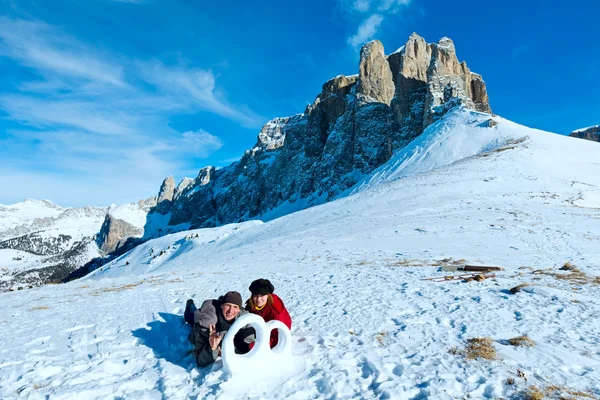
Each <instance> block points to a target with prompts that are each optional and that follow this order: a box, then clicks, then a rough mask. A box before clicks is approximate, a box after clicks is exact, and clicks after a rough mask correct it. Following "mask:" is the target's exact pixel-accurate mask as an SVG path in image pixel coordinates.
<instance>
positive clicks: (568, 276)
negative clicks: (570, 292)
mask: <svg viewBox="0 0 600 400" xmlns="http://www.w3.org/2000/svg"><path fill="white" fill-rule="evenodd" d="M559 271H566V272H567V273H564V272H557V271H555V270H553V269H552V268H549V269H538V270H536V271H533V272H532V273H533V274H540V275H546V276H552V277H554V278H555V279H557V280H560V281H567V282H570V283H573V284H577V285H586V284H593V285H600V277H599V276H590V275H588V274H586V273H585V272H583V271H581V270H580V269H579V268H577V267H576V266H575V265H573V264H572V263H571V262H570V261H567V262H566V263H564V264H563V266H562V267H560V268H559ZM534 279H535V278H534ZM538 279H539V278H538Z"/></svg>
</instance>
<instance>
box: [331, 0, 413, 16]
mask: <svg viewBox="0 0 600 400" xmlns="http://www.w3.org/2000/svg"><path fill="white" fill-rule="evenodd" d="M341 1H342V3H343V5H344V6H345V7H346V8H347V9H350V11H353V12H359V13H366V12H369V11H371V12H372V11H378V12H393V13H394V12H398V11H399V10H400V9H401V8H402V7H403V6H407V5H409V4H410V2H411V1H412V0H341Z"/></svg>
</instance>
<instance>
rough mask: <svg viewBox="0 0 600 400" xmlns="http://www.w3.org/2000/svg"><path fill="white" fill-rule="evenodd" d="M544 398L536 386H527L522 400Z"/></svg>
mask: <svg viewBox="0 0 600 400" xmlns="http://www.w3.org/2000/svg"><path fill="white" fill-rule="evenodd" d="M543 398H544V393H542V391H541V390H540V389H538V388H537V387H536V386H529V387H528V388H527V390H526V391H525V393H523V399H524V400H542V399H543Z"/></svg>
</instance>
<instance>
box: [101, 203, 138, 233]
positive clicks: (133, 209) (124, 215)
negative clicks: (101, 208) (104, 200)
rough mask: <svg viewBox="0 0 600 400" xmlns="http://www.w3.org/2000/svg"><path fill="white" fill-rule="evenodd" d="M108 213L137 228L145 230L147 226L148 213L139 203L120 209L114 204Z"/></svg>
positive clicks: (124, 205) (125, 205) (129, 204)
mask: <svg viewBox="0 0 600 400" xmlns="http://www.w3.org/2000/svg"><path fill="white" fill-rule="evenodd" d="M108 213H109V214H110V215H111V216H113V217H114V218H117V219H120V220H123V221H125V222H127V223H129V224H131V225H133V226H135V227H136V228H144V225H145V224H146V214H147V213H146V211H144V210H143V209H142V208H140V206H139V205H138V204H137V203H127V204H123V205H121V206H118V207H117V206H115V205H114V204H113V205H112V206H111V207H110V209H109V210H108Z"/></svg>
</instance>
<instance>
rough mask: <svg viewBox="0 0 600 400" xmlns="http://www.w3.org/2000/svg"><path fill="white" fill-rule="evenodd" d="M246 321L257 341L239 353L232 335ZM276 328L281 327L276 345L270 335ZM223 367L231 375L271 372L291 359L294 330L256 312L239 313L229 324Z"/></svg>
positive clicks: (223, 349) (224, 345)
mask: <svg viewBox="0 0 600 400" xmlns="http://www.w3.org/2000/svg"><path fill="white" fill-rule="evenodd" d="M246 325H250V326H251V327H253V328H254V330H255V331H256V342H255V343H254V347H253V348H252V350H250V352H248V353H246V354H236V353H235V345H234V344H233V338H234V337H235V335H236V333H238V331H239V330H240V329H242V328H243V327H245V326H246ZM273 329H278V330H279V338H278V342H277V346H275V347H273V348H272V349H271V347H270V346H269V338H270V337H271V331H272V330H273ZM221 355H222V358H223V370H224V372H225V373H226V374H227V375H229V376H235V375H239V374H244V373H246V374H248V373H250V374H253V375H257V374H260V373H261V372H265V373H268V371H272V370H273V369H274V368H275V369H278V368H280V367H285V366H287V365H288V364H289V363H290V360H291V355H292V333H291V332H290V330H289V329H288V327H287V326H286V325H285V324H284V323H283V322H281V321H277V320H273V321H269V322H267V323H265V320H264V319H263V318H262V317H261V316H260V315H256V314H245V315H242V316H241V317H239V318H238V319H237V320H236V321H235V323H234V324H233V325H232V326H231V328H229V330H228V331H227V334H226V335H225V338H224V339H223V346H222V354H221Z"/></svg>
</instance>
